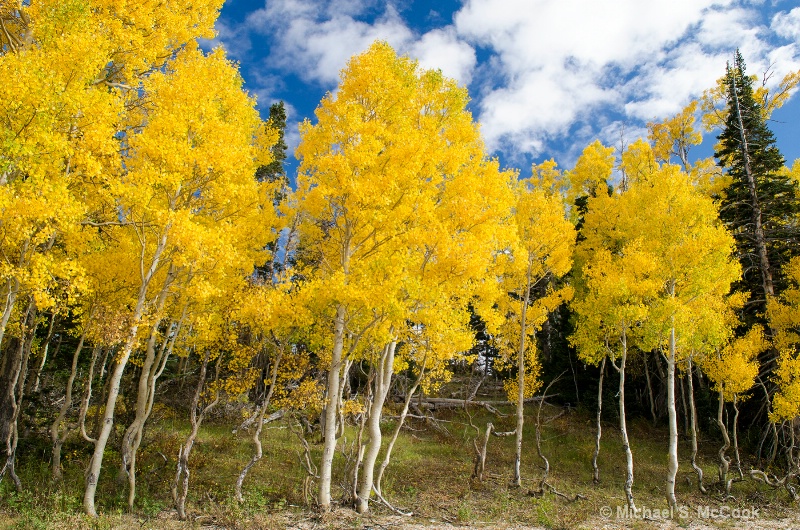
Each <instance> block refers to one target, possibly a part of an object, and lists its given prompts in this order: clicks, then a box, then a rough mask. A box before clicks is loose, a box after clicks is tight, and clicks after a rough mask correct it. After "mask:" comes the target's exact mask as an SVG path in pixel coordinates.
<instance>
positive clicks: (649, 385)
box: [642, 352, 658, 425]
mask: <svg viewBox="0 0 800 530" xmlns="http://www.w3.org/2000/svg"><path fill="white" fill-rule="evenodd" d="M642 358H643V359H644V377H645V380H646V381H647V397H649V398H650V415H651V416H652V417H653V424H654V425H655V424H656V422H657V421H658V418H657V417H656V400H655V397H653V383H652V381H650V365H649V364H648V363H647V353H646V352H645V353H644V354H643V355H642Z"/></svg>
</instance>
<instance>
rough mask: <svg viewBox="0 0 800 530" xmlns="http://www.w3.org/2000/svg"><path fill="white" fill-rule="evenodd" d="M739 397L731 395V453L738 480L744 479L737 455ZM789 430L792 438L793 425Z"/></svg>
mask: <svg viewBox="0 0 800 530" xmlns="http://www.w3.org/2000/svg"><path fill="white" fill-rule="evenodd" d="M738 401H739V397H738V396H737V395H736V394H734V395H733V410H734V414H733V453H734V456H736V470H737V471H738V472H739V480H742V479H744V473H743V472H742V457H741V455H740V454H739V434H738V432H739V403H738ZM790 428H791V429H792V436H794V424H793V423H792V424H790Z"/></svg>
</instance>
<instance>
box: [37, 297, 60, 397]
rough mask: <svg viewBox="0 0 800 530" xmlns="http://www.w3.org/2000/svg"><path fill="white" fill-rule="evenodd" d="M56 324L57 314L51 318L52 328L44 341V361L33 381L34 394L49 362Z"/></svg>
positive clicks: (54, 313) (48, 330)
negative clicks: (48, 355)
mask: <svg viewBox="0 0 800 530" xmlns="http://www.w3.org/2000/svg"><path fill="white" fill-rule="evenodd" d="M55 323H56V312H55V311H53V314H52V315H51V316H50V326H49V327H48V329H47V336H46V337H45V339H44V350H42V360H41V361H40V362H39V368H38V369H37V370H36V379H34V380H33V389H32V391H33V392H38V391H39V381H40V380H41V378H42V371H43V370H44V365H45V363H46V362H47V352H48V351H50V341H51V340H52V339H53V328H54V326H55ZM56 355H58V348H56Z"/></svg>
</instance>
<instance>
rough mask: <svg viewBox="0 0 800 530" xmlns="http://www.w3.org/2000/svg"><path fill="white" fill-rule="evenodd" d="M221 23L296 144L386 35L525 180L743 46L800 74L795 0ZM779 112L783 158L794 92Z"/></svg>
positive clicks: (337, 14) (632, 128) (687, 86)
mask: <svg viewBox="0 0 800 530" xmlns="http://www.w3.org/2000/svg"><path fill="white" fill-rule="evenodd" d="M217 31H218V36H217V38H216V39H215V40H214V41H213V42H212V43H210V44H209V45H212V46H213V45H222V46H224V47H225V49H226V50H227V51H228V54H229V56H230V57H231V58H232V59H235V60H236V61H238V62H239V63H240V68H241V73H242V76H243V77H244V79H245V83H246V88H247V89H248V90H249V91H250V92H251V93H253V94H255V95H256V96H257V97H258V101H259V108H260V109H261V111H262V114H266V112H267V110H268V108H269V105H270V104H271V103H272V102H274V101H276V100H283V101H284V102H285V103H286V105H287V109H288V114H289V125H288V131H287V140H288V143H289V146H290V150H292V151H293V150H294V147H296V145H297V142H298V140H299V136H298V133H297V123H298V122H301V121H302V120H303V119H304V118H306V117H308V118H311V119H312V120H313V112H314V108H315V107H316V106H317V104H318V103H319V101H320V99H321V98H322V97H323V96H324V95H325V93H326V92H328V91H332V90H334V89H335V88H336V85H337V82H338V73H339V71H340V70H341V69H342V68H343V67H344V66H345V63H346V62H347V60H348V59H349V57H350V56H352V55H353V54H356V53H359V52H362V51H363V50H365V49H366V48H367V47H368V46H369V45H370V44H371V43H372V42H373V41H374V40H375V39H384V40H387V41H388V42H389V43H390V44H392V46H394V48H395V49H396V50H397V51H398V52H399V53H404V54H408V55H411V56H412V57H415V58H417V59H418V60H419V61H420V64H421V65H422V66H423V67H426V68H439V69H441V70H442V71H443V72H444V73H445V74H446V75H449V76H451V77H454V78H456V79H457V80H458V81H459V82H460V83H461V84H464V85H466V86H467V87H468V88H469V92H470V96H471V97H472V102H471V110H472V112H473V114H474V116H475V118H476V119H477V120H479V121H480V122H481V127H482V132H483V134H484V137H485V139H486V143H487V148H488V149H489V151H490V153H491V154H494V155H497V156H498V157H499V158H500V161H501V164H502V165H503V166H507V167H517V168H520V169H521V173H522V175H523V176H524V175H527V174H529V171H530V164H531V163H534V162H540V161H542V160H545V159H548V158H555V159H556V161H557V162H558V163H559V165H561V166H562V167H570V166H571V165H572V164H573V163H574V161H575V158H576V157H577V155H578V154H579V153H580V151H581V150H582V149H583V148H584V147H585V146H586V145H588V144H589V143H590V142H592V141H593V140H594V139H600V140H601V141H602V142H603V143H605V144H606V145H618V144H619V143H620V138H621V137H624V138H625V140H626V141H627V142H630V141H632V140H634V139H636V138H639V137H641V136H643V135H645V134H646V128H645V125H646V122H647V121H653V120H659V119H663V118H666V117H669V116H671V115H674V114H675V113H677V112H678V111H679V110H680V109H681V108H682V107H683V106H685V105H686V104H687V103H688V102H689V101H690V100H691V99H693V98H696V97H698V96H699V95H700V94H702V92H703V90H705V89H707V88H709V87H711V86H712V85H713V84H714V81H715V80H716V79H717V78H719V77H720V76H721V75H722V74H723V73H724V70H725V62H726V61H727V60H729V59H730V58H731V57H732V53H733V50H734V49H736V48H737V47H738V48H740V49H741V51H742V53H743V55H744V58H745V61H746V63H747V65H748V72H749V73H756V74H762V73H763V72H764V71H766V70H767V69H771V71H772V76H771V78H770V81H769V83H770V84H777V82H779V81H780V80H781V79H782V78H783V76H784V75H785V74H786V73H788V72H792V71H797V70H800V5H798V2H797V1H795V0H791V1H790V0H772V1H770V0H762V1H758V0H755V1H745V0H647V1H644V2H643V1H641V0H441V1H435V2H421V1H418V0H416V1H415V0H398V1H395V2H380V1H375V0H327V1H322V0H227V2H226V3H225V6H224V7H223V10H222V14H221V16H220V19H219V21H218V22H217ZM773 120H774V122H773V123H772V125H771V127H772V129H773V131H774V132H775V133H776V136H777V138H778V143H779V147H780V148H781V151H782V152H783V154H784V156H785V157H786V159H787V162H788V163H789V164H791V162H792V161H793V160H795V159H797V158H800V96H798V95H797V94H794V95H793V96H792V98H791V100H790V101H789V103H787V104H786V105H785V106H784V107H783V108H782V109H780V110H779V111H778V112H776V113H775V114H774V115H773ZM706 144H707V145H706V146H705V147H704V148H703V149H702V150H701V152H702V154H704V155H706V156H707V155H708V154H710V152H711V147H710V146H711V144H713V138H711V137H709V138H707V140H706ZM698 154H700V153H698ZM290 158H293V157H291V156H290ZM295 165H296V164H291V166H292V167H291V168H290V170H291V171H292V172H293V171H294V166H295Z"/></svg>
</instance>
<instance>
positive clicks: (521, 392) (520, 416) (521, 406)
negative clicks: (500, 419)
mask: <svg viewBox="0 0 800 530" xmlns="http://www.w3.org/2000/svg"><path fill="white" fill-rule="evenodd" d="M532 267H533V256H529V257H528V270H527V273H526V275H525V294H524V296H523V298H522V312H521V313H520V328H521V329H520V331H521V333H520V337H519V351H518V352H517V370H518V373H517V387H518V388H517V435H516V440H515V443H514V447H515V449H516V452H515V454H514V485H515V486H517V487H522V471H521V469H520V467H521V464H522V428H523V426H524V424H525V333H526V331H527V330H526V324H527V322H526V321H525V319H526V317H527V312H528V303H529V302H530V295H531V268H532Z"/></svg>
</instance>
